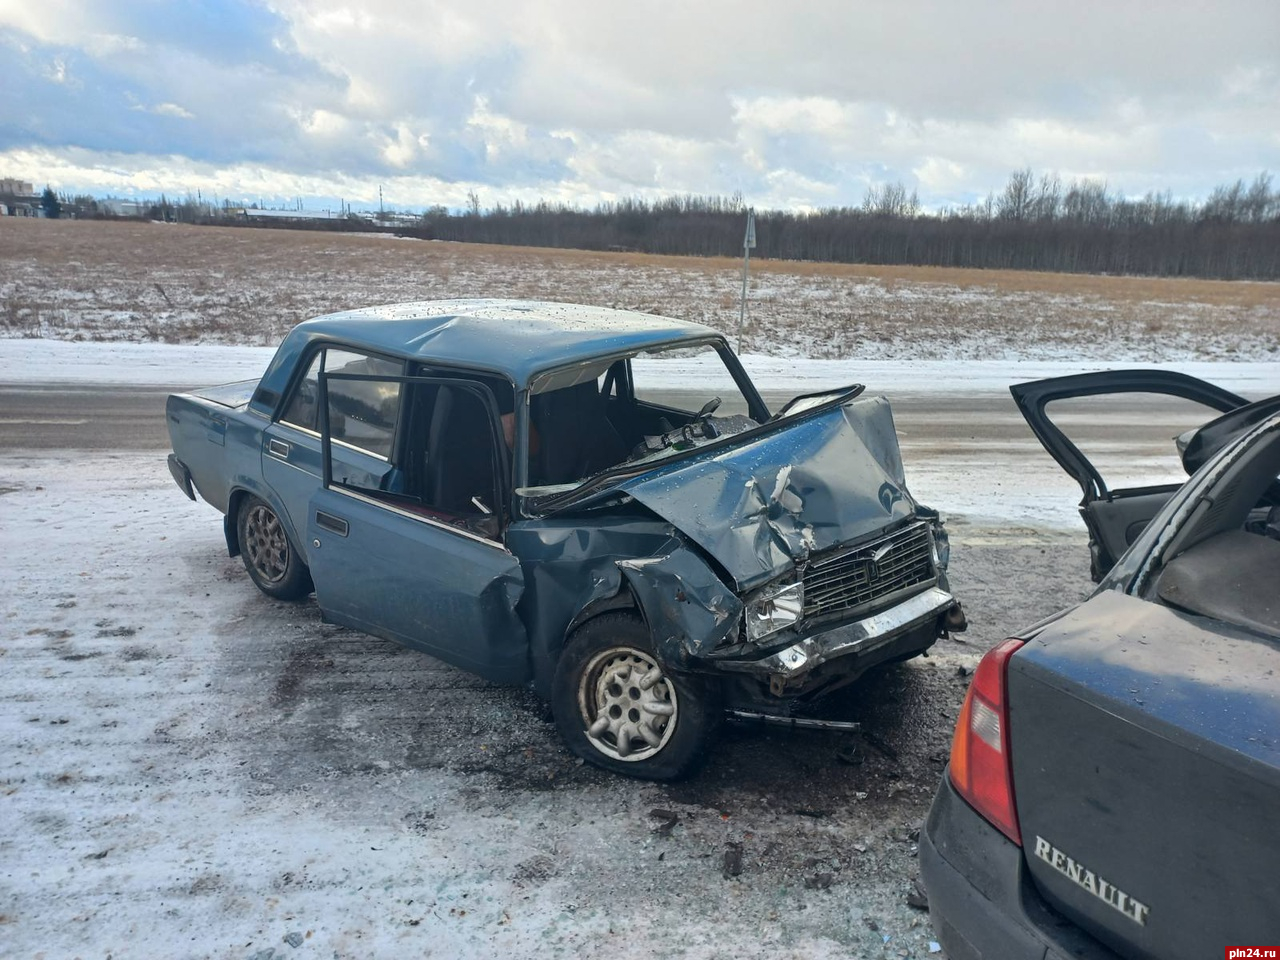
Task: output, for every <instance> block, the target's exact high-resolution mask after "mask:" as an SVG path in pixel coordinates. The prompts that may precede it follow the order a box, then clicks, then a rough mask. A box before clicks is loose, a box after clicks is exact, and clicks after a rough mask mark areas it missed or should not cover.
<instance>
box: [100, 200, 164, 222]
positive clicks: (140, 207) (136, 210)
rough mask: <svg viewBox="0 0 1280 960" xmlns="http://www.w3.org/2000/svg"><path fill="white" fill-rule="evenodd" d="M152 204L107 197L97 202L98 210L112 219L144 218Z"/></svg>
mask: <svg viewBox="0 0 1280 960" xmlns="http://www.w3.org/2000/svg"><path fill="white" fill-rule="evenodd" d="M152 206H153V204H151V203H145V202H142V201H138V200H117V199H116V198H115V197H108V198H107V199H106V200H99V201H98V209H99V210H101V211H102V212H103V213H106V214H109V215H110V216H113V217H145V216H146V215H147V211H148V210H150V209H151V207H152Z"/></svg>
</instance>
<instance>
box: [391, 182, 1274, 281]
mask: <svg viewBox="0 0 1280 960" xmlns="http://www.w3.org/2000/svg"><path fill="white" fill-rule="evenodd" d="M745 212H746V208H745V206H744V203H743V200H742V198H741V197H740V196H734V197H715V196H684V197H669V198H664V199H661V200H655V201H647V200H644V199H639V198H630V199H625V200H621V201H618V202H613V203H602V204H600V205H598V206H596V207H595V208H593V209H582V208H579V207H573V206H567V205H564V204H551V203H545V202H542V203H536V204H522V203H519V202H517V203H515V204H513V205H511V206H503V205H498V206H495V207H493V208H492V209H489V210H482V209H481V207H480V202H479V198H478V197H475V196H474V195H473V197H472V200H471V202H470V203H469V204H468V207H467V209H466V210H465V211H464V212H462V213H458V214H455V213H450V212H449V211H448V210H446V209H445V208H443V207H435V208H432V209H430V210H428V211H427V212H426V213H425V214H424V215H423V220H422V226H421V227H420V228H416V229H414V230H410V231H404V230H401V231H399V232H408V233H412V234H414V235H418V236H424V237H430V238H433V239H440V240H459V241H466V242H472V243H500V244H511V245H516V246H541V247H568V248H575V249H584V250H634V251H640V252H645V253H657V254H675V255H692V256H735V255H739V254H740V253H741V250H742V236H743V223H744V214H745ZM756 239H757V244H758V246H757V248H756V250H755V255H757V256H763V257H770V258H774V259H783V260H817V261H830V262H837V263H873V264H920V265H929V266H948V267H978V268H989V269H1016V270H1050V271H1061V272H1072V273H1116V274H1145V275H1156V276H1195V277H1216V278H1223V279H1280V190H1277V189H1273V188H1272V185H1271V177H1270V175H1269V174H1267V173H1262V174H1259V175H1258V176H1257V177H1256V178H1255V179H1254V180H1253V182H1252V183H1245V182H1244V181H1243V180H1238V181H1236V182H1235V183H1234V184H1230V185H1227V186H1219V187H1217V188H1216V189H1214V190H1213V192H1212V193H1211V194H1210V196H1209V197H1208V198H1207V199H1205V200H1203V201H1200V202H1191V201H1186V200H1175V199H1174V198H1173V197H1172V195H1171V194H1169V193H1167V192H1166V193H1155V192H1151V193H1148V194H1147V195H1146V196H1144V197H1141V198H1140V199H1131V198H1128V197H1124V196H1121V195H1119V194H1117V193H1114V192H1112V191H1111V190H1110V189H1109V188H1108V187H1107V185H1106V184H1105V183H1102V182H1099V181H1094V180H1075V181H1071V182H1069V183H1063V182H1062V181H1061V179H1060V178H1059V177H1058V176H1057V175H1056V174H1044V175H1042V176H1040V177H1036V176H1035V175H1034V173H1033V172H1032V171H1031V170H1029V169H1024V170H1018V171H1015V172H1014V173H1013V174H1012V175H1011V176H1010V178H1009V181H1008V183H1006V184H1005V186H1004V188H1003V189H1002V190H1001V191H1000V192H999V193H992V194H990V195H989V196H988V197H987V198H986V199H985V200H984V201H982V202H981V203H976V204H971V205H966V206H960V207H951V208H946V209H942V210H939V211H937V212H925V211H923V210H922V209H921V206H920V202H919V200H918V198H917V196H916V194H915V193H914V192H908V191H907V189H906V188H905V187H904V186H903V185H902V184H900V183H894V184H886V185H879V186H875V187H873V188H871V189H870V190H868V192H867V195H866V197H865V199H864V201H863V203H862V205H861V206H859V207H839V208H829V209H824V210H818V211H814V212H809V213H795V212H787V211H778V210H770V211H763V212H761V211H757V213H756Z"/></svg>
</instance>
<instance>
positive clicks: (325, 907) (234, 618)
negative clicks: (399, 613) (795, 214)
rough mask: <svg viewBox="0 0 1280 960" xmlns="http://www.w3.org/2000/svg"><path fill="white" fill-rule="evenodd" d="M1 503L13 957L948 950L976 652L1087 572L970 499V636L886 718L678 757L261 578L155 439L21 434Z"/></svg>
mask: <svg viewBox="0 0 1280 960" xmlns="http://www.w3.org/2000/svg"><path fill="white" fill-rule="evenodd" d="M0 511H2V514H0V515H2V516H3V522H2V523H0V541H2V542H0V549H3V552H4V554H5V556H6V557H7V558H8V560H7V563H6V564H5V566H4V568H3V569H2V570H0V595H2V596H3V597H4V598H5V600H4V602H3V606H2V607H0V618H2V622H3V627H2V628H0V744H3V750H2V751H0V811H2V813H0V824H3V826H0V956H5V957H32V958H37V957H49V958H53V957H85V958H90V957H96V958H106V957H115V958H121V957H155V958H168V957H218V958H221V957H226V958H253V957H259V958H262V957H266V956H268V955H269V954H268V953H267V952H266V951H269V950H274V951H275V956H276V957H277V958H278V957H281V956H287V957H293V956H297V957H300V958H301V957H308V956H311V957H324V958H326V960H328V958H331V957H339V958H365V957H390V956H396V957H401V956H433V957H491V956H513V957H526V956H562V957H649V956H688V957H726V958H727V957H770V958H777V957H849V956H855V957H898V956H927V955H928V952H929V945H930V941H931V940H932V934H931V933H930V930H929V926H928V923H927V919H926V918H925V916H924V915H923V914H922V913H920V912H919V911H916V910H913V909H912V908H910V907H909V906H907V904H906V898H907V896H908V894H909V893H910V891H911V884H912V878H913V877H914V875H915V860H914V853H915V845H914V831H915V830H916V829H917V828H918V825H919V821H920V819H921V818H922V817H923V815H924V811H925V810H926V809H927V804H928V801H929V797H930V795H931V793H932V791H933V788H934V786H935V785H936V782H937V777H938V775H939V773H940V770H941V766H940V761H941V759H942V757H943V756H944V755H945V751H946V748H947V742H948V735H949V730H950V725H951V723H952V720H953V718H954V714H955V711H956V709H957V708H958V704H959V699H960V697H961V696H962V694H963V690H964V684H965V681H964V679H963V678H958V677H956V676H955V671H956V668H957V666H958V665H961V664H967V665H969V667H970V668H971V667H972V664H973V662H974V660H975V658H976V655H977V654H976V652H977V651H979V650H981V649H982V648H983V647H984V646H986V645H987V644H989V643H991V642H994V641H995V640H996V639H998V637H999V634H1000V632H1001V631H1002V630H1003V629H1005V628H1006V627H1007V626H1008V625H1009V624H1010V623H1017V622H1023V623H1025V622H1030V621H1031V620H1033V619H1035V618H1036V617H1038V616H1040V615H1042V614H1044V613H1047V612H1049V611H1050V610H1052V609H1053V608H1054V606H1056V605H1057V604H1058V603H1060V602H1061V601H1062V600H1063V599H1064V596H1065V595H1069V594H1070V593H1071V592H1074V593H1076V594H1077V595H1078V594H1079V593H1080V591H1081V590H1082V589H1083V588H1084V586H1085V585H1086V584H1085V580H1084V577H1083V572H1084V552H1085V551H1084V549H1083V544H1082V543H1081V542H1080V541H1079V538H1078V537H1073V536H1070V535H1068V534H1053V533H1046V532H1039V533H1037V532H1034V531H1020V532H1009V531H996V530H984V531H976V533H977V534H978V535H976V536H972V543H971V544H970V543H969V540H968V539H966V534H964V533H961V534H960V535H959V536H958V538H957V539H958V542H957V545H956V552H957V563H956V565H955V576H956V587H957V589H958V590H959V591H960V592H961V594H962V595H963V596H964V597H965V600H966V602H967V603H968V604H969V606H970V609H971V610H977V611H979V613H978V614H976V615H975V614H971V615H974V616H975V617H976V622H975V626H974V629H973V631H972V632H971V633H970V634H969V635H968V641H969V642H968V643H967V644H960V643H957V642H951V641H947V642H943V643H942V644H940V645H939V647H938V648H937V650H936V651H935V656H934V657H932V658H930V659H928V660H923V661H917V662H914V663H912V664H908V665H904V666H902V667H900V668H896V669H894V670H892V671H890V672H889V673H888V675H887V676H881V677H878V678H874V679H872V680H871V682H868V683H864V684H861V685H859V687H858V688H855V691H854V692H852V693H851V695H850V698H849V702H848V704H847V707H846V708H845V713H844V715H846V716H849V717H852V718H855V719H861V720H863V722H864V723H865V724H866V725H867V729H868V731H869V735H868V736H867V737H866V738H858V737H853V738H850V737H839V736H835V735H829V734H803V735H789V734H765V733H760V732H757V731H754V730H739V729H731V730H730V731H729V732H728V734H727V736H726V738H725V740H724V742H723V745H722V748H721V750H720V751H719V752H718V754H717V757H716V759H715V760H713V761H712V763H711V765H710V767H709V769H708V770H706V771H705V772H704V773H703V774H702V775H701V776H700V777H699V778H698V779H697V780H696V781H694V782H693V783H691V784H685V785H678V786H673V787H663V786H655V785H648V784H638V783H634V782H631V781H626V780H622V779H620V778H616V777H611V776H608V775H605V774H601V773H598V772H596V771H594V770H592V769H590V768H585V767H582V766H579V765H578V764H576V763H575V762H574V761H573V758H572V757H571V756H570V755H569V754H568V753H567V751H565V750H564V749H563V747H562V746H561V745H560V742H559V740H558V738H557V737H556V734H555V731H554V728H553V726H552V725H551V724H550V723H549V722H548V719H547V716H546V713H545V711H544V709H543V708H542V706H541V705H540V704H539V703H537V702H536V701H535V700H533V699H531V698H530V697H529V696H527V695H525V694H523V693H521V692H520V691H514V690H510V689H503V688H496V687H491V686H489V685H487V684H484V683H481V682H479V681H477V680H475V679H474V678H472V677H470V676H469V675H467V674H463V673H461V672H458V671H455V670H452V669H451V668H449V667H446V666H444V665H442V664H440V663H438V662H436V661H434V660H432V659H431V658H429V657H425V656H422V655H418V654H414V653H412V652H409V651H406V650H403V649H401V648H399V647H397V646H395V645H394V644H390V643H385V642H383V641H378V640H374V639H371V638H368V637H364V636H361V635H358V634H353V633H351V632H349V631H345V630H341V629H337V628H333V627H330V626H326V625H323V624H321V623H320V621H319V616H318V613H317V611H316V609H315V607H314V605H313V604H311V603H307V604H302V605H288V604H279V603H273V602H271V601H268V600H266V599H265V598H264V597H262V596H261V595H259V594H258V593H257V591H255V590H254V589H253V588H252V586H251V585H250V584H249V582H248V580H247V579H246V577H245V575H244V573H243V571H242V569H241V568H240V565H239V561H237V560H231V559H228V558H227V557H226V556H225V549H224V548H223V545H222V541H221V531H220V525H219V523H218V518H217V516H216V514H215V513H214V512H213V511H212V510H210V509H209V508H208V507H206V506H204V505H203V504H192V503H190V502H189V501H187V500H185V499H184V498H182V497H181V495H180V494H179V493H178V492H177V491H176V489H174V488H173V485H172V481H171V480H170V479H169V478H168V476H167V474H166V473H165V471H164V468H163V466H162V461H161V460H160V458H159V457H156V456H154V455H147V456H140V455H135V454H127V453H122V454H119V455H112V456H95V457H84V456H80V455H74V454H67V455H53V456H47V455H24V454H22V453H20V452H14V451H9V452H6V453H5V454H4V455H2V456H0ZM969 533H970V534H974V533H975V531H972V530H971V531H969ZM993 538H994V539H993ZM1049 584H1051V585H1052V586H1051V587H1050V586H1049ZM1024 588H1025V589H1024ZM1064 590H1065V591H1066V594H1064V592H1063V591H1064ZM730 844H740V845H741V849H742V856H743V868H742V873H741V876H739V877H737V878H734V879H726V878H725V877H724V870H723V863H724V856H725V852H726V850H727V849H729V846H728V845H730ZM295 933H296V934H299V935H300V936H301V938H302V945H301V946H300V947H297V948H296V949H295V948H294V947H291V946H289V945H287V944H286V943H285V942H284V938H285V937H288V936H290V935H292V934H295Z"/></svg>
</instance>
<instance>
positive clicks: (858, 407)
mask: <svg viewBox="0 0 1280 960" xmlns="http://www.w3.org/2000/svg"><path fill="white" fill-rule="evenodd" d="M617 489H620V490H622V491H625V492H626V493H628V494H630V495H631V496H632V497H634V498H635V499H636V500H638V501H640V502H641V503H643V504H644V505H645V506H646V507H648V508H649V509H650V510H652V511H653V512H654V513H656V514H657V515H658V516H660V517H662V518H663V519H665V520H667V521H669V522H670V523H672V524H673V525H675V526H676V527H677V528H678V529H679V530H680V531H681V532H683V533H684V534H685V535H686V536H688V537H689V538H690V539H692V540H693V541H695V542H696V543H697V544H698V545H699V546H700V547H702V548H703V549H704V550H706V551H707V553H709V554H710V555H711V556H712V557H714V558H715V559H716V560H717V561H718V562H719V563H720V564H721V566H723V567H724V568H725V570H726V571H728V573H729V575H730V576H731V577H733V579H734V581H735V584H736V586H737V588H738V589H739V590H750V589H753V588H754V587H757V586H760V585H761V584H764V583H766V582H768V581H769V580H771V579H773V578H774V577H777V576H778V575H780V574H782V573H785V572H786V571H788V570H790V569H792V568H793V567H794V566H795V564H796V563H798V562H802V561H805V560H807V559H808V558H809V557H810V556H811V555H816V554H820V553H822V552H823V551H825V550H828V549H830V548H832V547H836V546H839V545H841V544H847V543H851V542H853V541H857V540H860V539H863V538H866V537H869V536H872V535H874V534H877V533H881V532H883V531H886V530H888V529H890V528H895V527H897V526H899V525H900V524H902V523H904V522H905V521H907V520H908V519H909V518H910V517H911V516H912V515H913V514H914V512H915V509H916V504H915V501H914V500H913V499H912V498H911V495H910V494H909V493H908V492H907V489H906V481H905V479H904V477H903V470H902V456H901V453H900V452H899V449H898V436H897V433H896V431H895V429H894V424H893V414H892V412H891V411H890V408H889V402H888V401H887V400H885V399H884V398H883V397H860V398H858V399H856V400H852V401H850V402H848V403H845V404H843V405H840V406H836V407H834V408H832V409H829V410H826V411H823V412H820V413H816V414H813V415H810V416H804V417H800V418H798V419H797V422H795V423H793V424H791V425H789V426H787V427H785V428H783V429H781V430H776V431H773V432H771V433H768V434H765V435H764V436H761V437H758V438H756V439H753V440H749V441H747V442H745V443H742V444H738V445H734V446H730V447H728V448H727V449H720V450H717V451H716V452H714V453H709V454H708V455H707V456H705V457H695V458H692V459H685V460H681V461H679V462H677V463H674V464H671V465H670V466H667V467H659V468H658V469H656V470H653V471H650V472H648V473H645V474H642V475H640V476H638V477H633V478H631V479H629V480H625V481H623V482H622V483H620V484H619V485H618V487H617Z"/></svg>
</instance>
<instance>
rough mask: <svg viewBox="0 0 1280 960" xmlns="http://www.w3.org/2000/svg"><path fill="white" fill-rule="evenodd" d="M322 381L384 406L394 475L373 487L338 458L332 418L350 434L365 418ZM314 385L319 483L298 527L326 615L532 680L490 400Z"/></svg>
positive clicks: (505, 474)
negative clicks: (391, 434)
mask: <svg viewBox="0 0 1280 960" xmlns="http://www.w3.org/2000/svg"><path fill="white" fill-rule="evenodd" d="M329 381H343V382H347V383H352V382H354V383H362V384H364V385H365V386H366V387H367V388H368V390H367V395H368V396H369V397H371V398H374V399H376V401H377V402H378V404H379V406H381V407H383V408H385V409H382V410H380V412H379V417H378V419H379V420H380V421H381V422H389V423H392V424H394V425H395V426H394V430H395V440H394V443H393V445H392V455H391V458H390V466H391V468H392V469H390V470H389V471H388V472H387V473H386V474H385V475H384V476H383V477H381V478H380V479H377V486H376V487H374V486H371V484H370V480H371V479H373V478H371V477H370V476H369V475H368V474H367V473H364V472H360V471H353V470H351V469H350V468H349V467H348V465H347V464H346V463H345V462H344V461H343V459H342V458H340V457H339V456H338V455H337V449H336V448H338V447H339V446H340V445H341V444H342V441H340V440H338V439H336V437H335V434H336V433H337V424H338V421H339V420H340V419H342V420H345V421H346V422H345V424H344V426H345V429H346V432H347V433H348V434H350V433H351V432H352V430H353V429H355V426H354V425H353V423H352V421H353V420H362V419H364V418H366V417H370V416H371V415H370V412H369V411H368V410H366V409H361V408H359V407H351V406H349V407H348V408H346V409H343V408H340V407H339V406H337V405H336V404H335V403H334V402H333V401H334V399H335V393H336V391H331V390H330V389H329ZM319 386H320V405H321V418H320V434H321V446H322V458H323V467H324V478H323V479H324V483H323V486H322V487H321V488H320V489H319V490H318V491H317V492H316V493H315V494H314V496H312V497H311V500H310V503H309V504H308V510H307V525H306V532H307V541H308V545H309V547H310V549H309V551H308V559H309V561H310V567H311V578H312V580H313V581H314V582H315V588H316V602H317V604H318V605H319V607H320V609H321V610H322V611H323V612H324V614H325V616H326V617H327V618H328V619H329V620H331V621H332V622H334V623H339V624H342V625H343V626H349V627H354V628H356V629H357V630H362V631H364V632H366V633H371V634H374V635H375V636H379V637H385V638H387V639H390V640H397V641H399V642H400V643H403V644H405V645H407V646H410V647H415V648H417V649H420V650H424V651H426V652H427V653H431V654H434V655H435V656H437V657H439V658H440V659H441V660H445V661H447V662H449V663H452V664H454V665H456V666H459V667H462V668H463V669H465V670H470V671H472V672H473V673H477V674H479V675H480V676H482V677H484V678H485V679H487V680H492V681H495V682H498V683H523V682H525V681H526V680H528V679H529V654H528V642H527V640H526V636H525V630H524V626H523V624H522V622H521V620H520V618H519V615H518V614H517V613H516V604H517V603H518V602H519V600H520V596H521V593H522V592H523V588H524V578H523V576H522V574H521V570H520V563H519V561H518V560H517V559H516V557H514V556H513V555H512V554H511V553H510V552H509V551H508V550H507V548H506V546H505V544H504V543H503V541H502V534H503V533H504V532H505V523H506V519H507V511H506V509H505V505H506V504H507V503H509V500H510V471H509V469H508V465H509V458H508V456H507V451H506V447H505V445H504V443H503V440H502V433H501V428H500V426H499V418H498V412H497V409H496V406H495V403H494V400H493V396H492V394H491V393H490V392H489V390H488V389H487V388H486V387H484V386H483V385H481V384H479V383H477V382H475V381H468V380H462V379H445V378H432V377H403V376H395V377H391V376H359V375H346V374H325V373H321V375H320V379H319ZM374 388H376V389H374ZM371 403H372V401H371ZM369 405H370V404H366V406H369Z"/></svg>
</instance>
